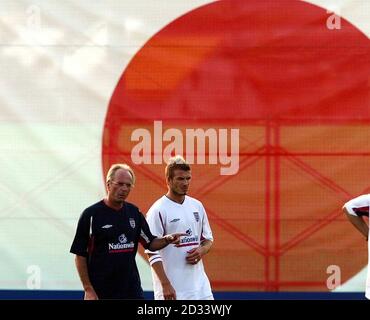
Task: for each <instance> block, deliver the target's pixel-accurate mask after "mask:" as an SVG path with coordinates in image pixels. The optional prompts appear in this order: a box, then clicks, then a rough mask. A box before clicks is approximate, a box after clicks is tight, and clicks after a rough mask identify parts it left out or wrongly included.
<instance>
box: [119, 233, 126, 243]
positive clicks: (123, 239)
mask: <svg viewBox="0 0 370 320" xmlns="http://www.w3.org/2000/svg"><path fill="white" fill-rule="evenodd" d="M118 241H119V242H120V243H126V242H127V238H126V236H125V234H124V233H122V234H121V235H120V236H119V237H118Z"/></svg>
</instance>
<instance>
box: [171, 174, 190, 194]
mask: <svg viewBox="0 0 370 320" xmlns="http://www.w3.org/2000/svg"><path fill="white" fill-rule="evenodd" d="M190 180H191V172H190V171H184V170H181V169H176V170H175V171H174V176H173V178H172V179H171V178H169V179H168V180H167V182H168V187H169V188H170V190H171V191H172V192H173V193H174V194H177V195H181V196H183V195H186V194H187V193H188V190H189V185H190Z"/></svg>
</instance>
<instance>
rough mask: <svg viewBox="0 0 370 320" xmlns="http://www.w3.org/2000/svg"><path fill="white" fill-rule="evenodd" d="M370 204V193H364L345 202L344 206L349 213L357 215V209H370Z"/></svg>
mask: <svg viewBox="0 0 370 320" xmlns="http://www.w3.org/2000/svg"><path fill="white" fill-rule="evenodd" d="M369 205H370V194H364V195H362V196H359V197H357V198H354V199H352V200H350V201H348V202H347V203H345V204H344V206H343V208H346V209H347V211H348V213H349V214H351V215H353V216H357V214H356V212H355V210H356V209H360V208H364V210H366V211H368V210H369Z"/></svg>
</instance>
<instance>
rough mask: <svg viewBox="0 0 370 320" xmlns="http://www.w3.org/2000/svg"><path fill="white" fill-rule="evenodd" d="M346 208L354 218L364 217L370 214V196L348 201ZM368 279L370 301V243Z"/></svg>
mask: <svg viewBox="0 0 370 320" xmlns="http://www.w3.org/2000/svg"><path fill="white" fill-rule="evenodd" d="M343 207H345V208H346V209H347V211H348V213H350V214H352V215H354V216H362V215H368V214H369V207H370V194H364V195H361V196H359V197H357V198H354V199H352V200H350V201H348V202H347V203H346V204H345V205H344V206H343ZM367 270H368V271H367V279H366V293H365V296H366V298H367V299H370V244H369V243H368V266H367Z"/></svg>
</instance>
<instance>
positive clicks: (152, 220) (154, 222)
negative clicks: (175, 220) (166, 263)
mask: <svg viewBox="0 0 370 320" xmlns="http://www.w3.org/2000/svg"><path fill="white" fill-rule="evenodd" d="M163 218H164V217H163V214H161V213H160V211H159V210H157V209H155V208H150V209H149V211H148V213H147V214H146V220H147V222H148V225H149V229H150V232H151V233H152V234H153V236H156V237H163V236H164V235H165V234H164V232H165V231H164V225H163ZM145 253H150V254H152V256H151V257H150V258H149V263H150V265H152V264H153V263H155V262H158V261H162V258H161V255H160V254H159V251H150V250H145Z"/></svg>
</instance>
